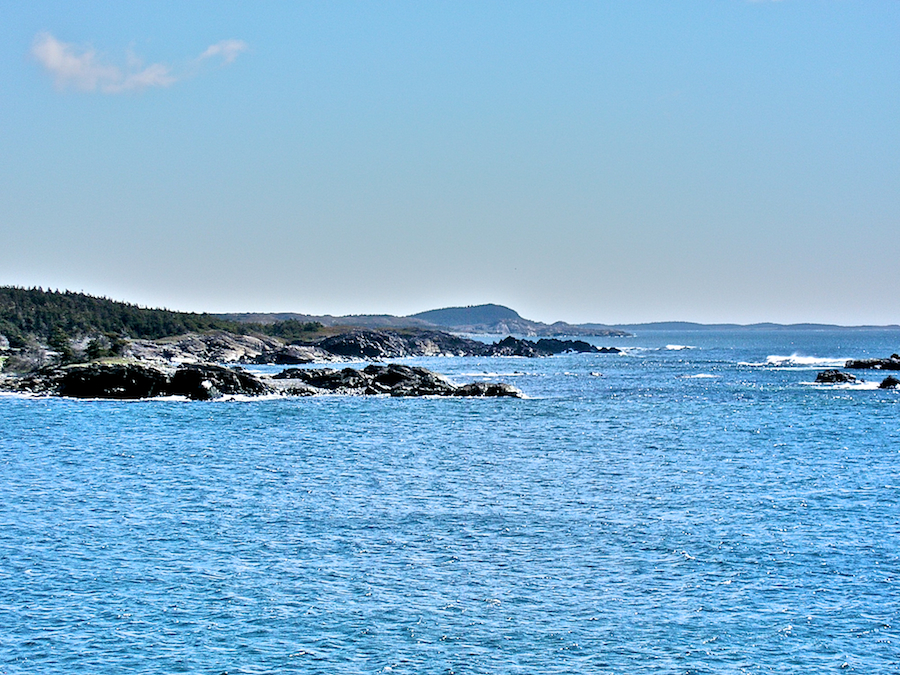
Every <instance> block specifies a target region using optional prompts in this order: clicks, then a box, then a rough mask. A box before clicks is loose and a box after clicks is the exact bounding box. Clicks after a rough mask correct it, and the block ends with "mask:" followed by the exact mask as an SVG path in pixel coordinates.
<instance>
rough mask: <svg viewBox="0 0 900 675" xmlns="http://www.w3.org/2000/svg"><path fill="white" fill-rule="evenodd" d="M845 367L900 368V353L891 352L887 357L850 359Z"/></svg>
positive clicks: (869, 368) (870, 368)
mask: <svg viewBox="0 0 900 675" xmlns="http://www.w3.org/2000/svg"><path fill="white" fill-rule="evenodd" d="M844 368H853V369H868V370H900V355H898V354H891V356H890V358H887V359H850V360H849V361H847V363H845V364H844Z"/></svg>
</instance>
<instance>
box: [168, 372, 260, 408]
mask: <svg viewBox="0 0 900 675" xmlns="http://www.w3.org/2000/svg"><path fill="white" fill-rule="evenodd" d="M271 391H272V389H271V388H270V387H269V386H267V385H266V384H265V383H263V382H262V381H260V380H259V379H258V378H257V377H255V376H253V375H251V374H250V373H247V372H244V371H242V370H234V369H231V368H225V367H224V366H216V365H212V364H209V363H206V364H191V365H184V366H181V367H180V368H178V370H176V371H175V374H174V375H172V378H171V380H170V381H169V383H168V388H167V393H168V394H171V395H176V396H186V397H188V398H189V399H192V400H195V401H206V400H209V399H211V398H218V397H219V396H224V395H234V394H243V395H245V396H261V395H263V394H268V393H270V392H271Z"/></svg>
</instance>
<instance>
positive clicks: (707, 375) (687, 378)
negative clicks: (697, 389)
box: [681, 373, 718, 380]
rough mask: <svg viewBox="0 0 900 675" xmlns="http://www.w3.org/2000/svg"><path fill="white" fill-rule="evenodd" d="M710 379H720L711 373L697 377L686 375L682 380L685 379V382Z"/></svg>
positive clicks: (699, 374) (700, 374) (697, 375)
mask: <svg viewBox="0 0 900 675" xmlns="http://www.w3.org/2000/svg"><path fill="white" fill-rule="evenodd" d="M710 377H713V378H715V377H718V375H712V374H710V373H697V374H696V375H685V376H684V377H682V378H681V379H683V380H703V379H707V378H710Z"/></svg>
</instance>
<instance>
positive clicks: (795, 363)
mask: <svg viewBox="0 0 900 675" xmlns="http://www.w3.org/2000/svg"><path fill="white" fill-rule="evenodd" d="M845 363H847V358H846V357H844V358H836V357H833V356H825V357H822V356H802V355H801V354H797V353H796V352H795V353H793V354H791V355H790V356H782V355H780V354H772V355H770V356H767V357H766V360H765V361H764V362H762V363H752V362H746V361H741V362H740V363H738V365H739V366H754V367H763V366H769V367H775V368H791V367H793V368H795V369H798V368H799V369H802V368H823V367H831V368H843V367H844V364H845Z"/></svg>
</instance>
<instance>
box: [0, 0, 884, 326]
mask: <svg viewBox="0 0 900 675" xmlns="http://www.w3.org/2000/svg"><path fill="white" fill-rule="evenodd" d="M0 16H2V21H0V49H2V50H3V51H2V55H0V156H2V157H3V161H2V162H0V236H2V241H3V242H4V254H3V256H2V259H0V260H2V263H0V284H14V285H20V286H32V285H35V286H42V287H45V288H47V287H50V288H60V289H63V288H68V289H72V290H83V291H85V292H89V293H92V294H97V295H105V296H108V297H113V298H116V299H122V300H128V301H131V302H137V303H140V304H144V305H151V306H165V307H170V308H173V309H184V310H194V311H297V312H307V313H333V314H345V313H393V314H407V313H412V312H417V311H422V310H425V309H431V308H435V307H441V306H448V305H466V304H479V303H484V302H497V303H501V304H506V305H509V306H511V307H513V308H515V309H517V310H518V311H519V312H520V313H521V314H523V315H524V316H527V317H529V318H533V319H539V320H545V321H554V320H566V321H572V322H583V321H597V322H609V323H615V322H632V321H653V320H676V319H678V320H694V321H704V322H715V321H736V322H741V323H748V322H755V321H780V322H795V321H824V322H833V323H844V324H860V323H877V324H885V323H900V294H898V292H897V291H898V289H900V227H898V226H900V123H898V121H900V39H898V36H900V3H898V2H895V1H890V2H888V1H887V0H885V1H883V2H849V1H841V2H794V1H793V0H783V1H782V2H744V1H741V0H735V1H724V0H723V1H718V2H691V3H662V2H607V3H604V2H558V3H537V2H535V3H529V2H509V3H504V2H495V3H484V2H431V3H412V2H409V3H406V2H386V3H368V2H329V3H287V2H285V3H269V2H259V3H249V2H248V3H229V2H209V3H201V2H194V3H161V2H159V3H152V2H147V3H113V2H107V3H101V2H80V3H68V2H56V3H52V2H42V1H41V0H36V1H35V2H29V3H18V2H15V3H14V2H7V1H0Z"/></svg>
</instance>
